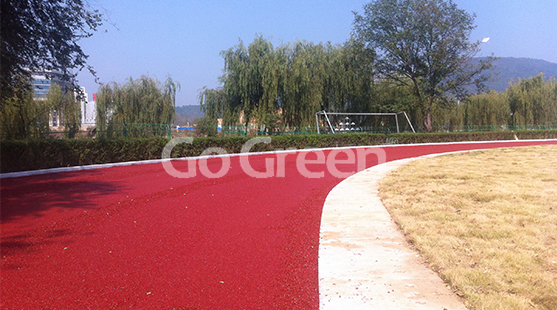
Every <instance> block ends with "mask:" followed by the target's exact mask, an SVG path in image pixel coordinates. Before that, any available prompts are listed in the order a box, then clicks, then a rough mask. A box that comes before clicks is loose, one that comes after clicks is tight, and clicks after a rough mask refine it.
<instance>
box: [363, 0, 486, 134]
mask: <svg viewBox="0 0 557 310" xmlns="http://www.w3.org/2000/svg"><path fill="white" fill-rule="evenodd" d="M364 11H365V12H364V14H363V15H360V14H358V13H354V14H355V21H354V32H355V34H356V36H357V37H358V38H359V39H361V40H362V41H364V42H365V43H366V44H367V46H368V47H369V48H372V49H375V51H376V52H377V61H376V69H377V70H378V73H379V75H380V76H382V77H384V78H386V79H388V80H391V81H395V82H397V83H398V84H399V85H404V86H409V87H411V88H412V90H413V92H414V94H415V96H416V98H417V100H418V105H419V108H420V109H421V111H422V115H423V122H424V126H425V128H426V130H427V131H428V132H431V131H432V129H433V126H432V118H431V109H432V106H433V104H434V102H436V101H446V99H447V97H448V96H449V95H456V96H459V97H464V96H465V95H466V91H465V89H464V86H466V85H471V84H475V85H476V86H477V87H478V88H479V89H481V88H482V85H483V82H485V81H486V80H487V79H488V78H489V77H488V76H485V75H482V72H483V71H484V70H486V69H489V68H491V60H492V58H488V59H487V60H485V61H480V63H479V65H477V66H473V65H471V62H470V60H471V59H472V58H473V57H474V56H475V55H476V54H477V53H478V52H479V47H480V44H481V42H479V41H478V42H475V43H470V42H469V41H468V39H469V36H470V32H471V31H472V30H473V29H474V28H475V25H474V24H473V22H474V19H475V15H474V14H472V15H471V14H468V13H467V12H465V11H464V10H461V9H458V8H457V6H456V5H455V4H454V3H453V2H452V1H451V0H375V1H373V2H371V3H369V4H366V5H365V6H364Z"/></svg>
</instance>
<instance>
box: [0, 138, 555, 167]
mask: <svg viewBox="0 0 557 310" xmlns="http://www.w3.org/2000/svg"><path fill="white" fill-rule="evenodd" d="M515 135H516V136H517V137H518V138H519V139H555V138H557V130H546V131H534V130H528V131H516V132H514V133H513V132H511V131H498V132H472V133H462V132H459V133H434V134H429V133H420V134H413V133H401V134H390V135H386V134H359V133H351V134H337V135H297V136H276V137H273V138H272V139H271V143H269V144H264V143H259V144H256V145H255V146H254V147H253V148H252V149H251V151H252V152H264V151H277V150H284V149H288V148H296V149H307V148H330V147H342V146H360V145H361V146H366V145H384V144H393V143H398V144H403V143H404V144H407V143H435V142H455V141H491V140H513V139H514V136H515ZM249 139H250V138H249V137H208V138H196V139H194V140H193V144H185V143H183V144H179V145H177V146H176V147H175V148H174V149H173V152H172V154H171V156H172V157H174V158H178V157H192V156H199V155H200V154H201V153H202V152H203V151H204V150H205V149H207V148H208V147H221V148H223V149H224V150H226V152H227V153H229V154H232V153H240V151H241V150H242V146H243V145H244V144H245V143H246V142H247V141H248V140H249ZM168 141H169V140H168V139H164V138H150V139H144V138H127V139H112V140H107V139H64V140H55V139H54V140H52V139H51V140H45V139H40V140H37V139H28V140H24V141H0V148H1V149H2V152H1V153H0V172H1V173H7V172H15V171H27V170H37V169H48V168H58V167H68V166H76V165H91V164H105V163H116V162H127V161H138V160H149V159H160V158H161V154H162V150H163V148H164V146H165V145H166V143H168Z"/></svg>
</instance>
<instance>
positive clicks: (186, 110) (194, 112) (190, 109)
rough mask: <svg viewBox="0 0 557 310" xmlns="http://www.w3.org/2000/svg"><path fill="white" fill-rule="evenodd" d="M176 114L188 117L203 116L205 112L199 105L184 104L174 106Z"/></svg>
mask: <svg viewBox="0 0 557 310" xmlns="http://www.w3.org/2000/svg"><path fill="white" fill-rule="evenodd" d="M176 114H178V115H180V116H181V117H185V118H190V119H193V118H199V117H203V116H204V115H205V113H204V112H203V111H201V110H200V108H199V105H184V106H181V107H176Z"/></svg>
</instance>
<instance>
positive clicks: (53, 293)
mask: <svg viewBox="0 0 557 310" xmlns="http://www.w3.org/2000/svg"><path fill="white" fill-rule="evenodd" d="M535 144H557V141H535V142H531V141H529V142H509V143H481V144H479V143H470V144H445V145H414V146H400V147H385V148H383V149H384V150H385V151H386V154H387V160H388V161H391V160H396V159H402V158H408V157H415V156H420V155H425V154H432V153H442V152H450V151H461V150H472V149H479V148H494V147H507V146H526V145H535ZM329 153H330V151H325V155H326V156H328V154H329ZM310 154H311V155H307V158H308V159H311V158H314V159H315V158H317V156H316V155H315V153H310ZM297 156H298V153H290V154H288V155H286V159H285V163H286V168H285V177H271V178H266V179H256V178H253V177H250V176H248V175H247V174H246V173H244V172H243V170H242V168H241V167H240V164H239V157H231V158H230V159H231V165H230V169H229V171H228V172H227V173H226V175H225V176H223V177H221V178H218V179H209V178H206V177H204V176H203V175H201V173H199V172H198V173H197V176H196V177H194V178H189V179H177V178H173V177H171V176H169V175H168V174H167V173H166V172H165V170H164V169H163V167H162V164H160V163H158V164H144V165H135V166H125V167H113V168H103V169H94V170H85V171H77V172H64V173H55V174H46V175H37V176H28V177H19V178H7V179H2V180H1V222H0V223H1V226H0V229H1V248H0V250H1V260H0V262H1V264H0V267H1V274H0V280H1V290H0V293H1V296H0V298H1V307H2V309H125V308H133V309H318V307H319V293H318V271H317V259H318V248H319V226H320V221H321V211H322V207H323V204H324V201H325V198H326V196H327V194H328V193H329V191H330V190H331V189H332V188H333V187H334V186H335V185H336V184H338V183H339V182H340V181H342V180H341V179H339V178H337V177H334V176H333V175H331V174H330V173H329V172H328V171H327V169H326V167H325V165H324V164H309V165H307V167H308V169H309V170H311V171H315V172H320V171H324V177H322V178H316V179H308V178H305V177H303V176H302V175H301V174H300V173H299V172H298V170H297V168H296V158H297ZM265 158H274V159H276V158H277V156H276V155H274V154H270V155H253V156H250V157H249V161H250V163H251V166H252V167H254V169H255V170H258V171H264V170H265V165H264V160H265ZM338 158H339V159H340V158H342V156H341V155H339V157H338ZM366 161H367V162H366V167H370V166H373V165H375V164H377V159H376V158H375V156H374V155H368V157H367V160H366ZM174 166H175V167H176V168H177V169H181V170H184V171H185V170H187V169H186V167H187V165H186V162H185V161H178V162H174ZM208 167H209V169H210V170H211V171H212V172H216V171H218V170H219V169H220V167H222V160H221V159H219V158H212V159H209V160H208ZM337 168H339V170H342V171H355V170H356V165H347V164H344V165H337ZM370 229H372V228H371V227H370Z"/></svg>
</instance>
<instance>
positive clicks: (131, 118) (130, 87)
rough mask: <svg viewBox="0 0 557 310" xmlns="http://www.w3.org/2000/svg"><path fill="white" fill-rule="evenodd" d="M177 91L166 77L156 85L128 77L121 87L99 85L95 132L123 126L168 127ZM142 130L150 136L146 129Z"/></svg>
mask: <svg viewBox="0 0 557 310" xmlns="http://www.w3.org/2000/svg"><path fill="white" fill-rule="evenodd" d="M179 88H180V84H179V83H176V82H174V81H173V80H172V78H170V77H168V78H167V79H166V81H165V82H164V83H160V82H159V81H158V80H156V79H153V78H151V77H147V76H142V77H141V78H139V79H137V80H134V79H132V78H129V80H128V81H127V82H126V83H125V84H123V85H120V84H118V83H115V82H113V83H111V84H107V85H101V87H100V88H99V91H98V92H97V126H98V130H100V131H104V130H109V131H113V130H115V129H116V128H119V127H118V126H122V125H123V124H141V126H147V125H169V124H171V123H172V121H173V120H174V117H175V105H176V91H177V90H178V89H179ZM124 126H125V125H124ZM119 130H121V129H119ZM142 130H145V131H146V134H149V133H150V132H149V130H148V129H147V128H144V129H142Z"/></svg>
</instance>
